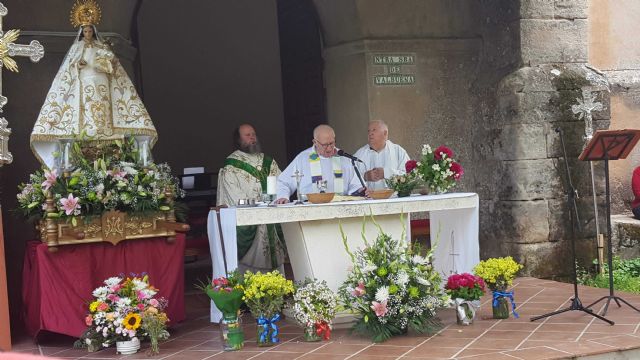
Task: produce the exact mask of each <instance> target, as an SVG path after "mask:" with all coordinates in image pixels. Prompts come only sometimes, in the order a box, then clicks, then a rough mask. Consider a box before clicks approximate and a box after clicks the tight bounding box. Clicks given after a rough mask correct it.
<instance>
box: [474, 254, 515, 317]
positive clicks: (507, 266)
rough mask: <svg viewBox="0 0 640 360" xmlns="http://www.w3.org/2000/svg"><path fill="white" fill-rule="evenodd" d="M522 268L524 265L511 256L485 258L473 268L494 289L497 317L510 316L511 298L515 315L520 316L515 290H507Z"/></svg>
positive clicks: (495, 313)
mask: <svg viewBox="0 0 640 360" xmlns="http://www.w3.org/2000/svg"><path fill="white" fill-rule="evenodd" d="M520 269H522V265H521V264H518V263H517V262H516V261H515V260H513V258H512V257H511V256H507V257H502V258H490V259H487V260H483V261H481V262H480V263H478V265H476V266H475V267H474V268H473V272H474V273H475V274H476V275H478V276H480V277H481V278H482V279H483V280H484V282H485V283H486V284H487V286H488V287H489V289H491V290H492V291H493V303H492V305H493V317H494V318H495V319H506V318H508V317H509V304H508V302H507V300H511V306H512V312H513V315H514V316H515V317H516V318H517V317H518V313H517V312H516V304H515V301H514V298H513V291H507V288H508V287H509V286H511V284H512V283H513V279H514V278H515V276H516V274H517V273H518V271H520Z"/></svg>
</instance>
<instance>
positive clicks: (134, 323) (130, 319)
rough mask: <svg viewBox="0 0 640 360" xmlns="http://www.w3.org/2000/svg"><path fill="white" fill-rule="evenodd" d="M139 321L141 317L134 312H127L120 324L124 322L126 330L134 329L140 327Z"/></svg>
mask: <svg viewBox="0 0 640 360" xmlns="http://www.w3.org/2000/svg"><path fill="white" fill-rule="evenodd" d="M141 322H142V318H141V317H140V315H138V314H136V313H129V314H127V316H125V318H124V320H122V324H124V327H125V328H126V329H127V330H136V329H137V328H139V327H140V323H141Z"/></svg>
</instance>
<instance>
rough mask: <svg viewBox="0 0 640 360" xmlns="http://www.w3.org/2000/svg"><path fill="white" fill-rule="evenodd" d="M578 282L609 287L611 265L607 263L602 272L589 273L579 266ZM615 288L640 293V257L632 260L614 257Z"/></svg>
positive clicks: (598, 286)
mask: <svg viewBox="0 0 640 360" xmlns="http://www.w3.org/2000/svg"><path fill="white" fill-rule="evenodd" d="M578 283H579V284H581V285H587V286H592V287H597V288H608V287H609V267H608V266H607V265H606V264H605V265H604V272H603V273H602V274H593V273H589V272H588V271H586V270H585V269H583V268H580V267H579V268H578ZM613 288H614V289H616V290H619V291H626V292H630V293H635V294H640V258H636V259H631V260H620V258H618V257H614V258H613Z"/></svg>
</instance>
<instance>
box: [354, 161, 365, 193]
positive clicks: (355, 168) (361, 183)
mask: <svg viewBox="0 0 640 360" xmlns="http://www.w3.org/2000/svg"><path fill="white" fill-rule="evenodd" d="M351 166H353V170H355V172H356V175H358V180H360V185H362V187H363V188H364V189H366V188H367V186H366V185H365V184H364V180H362V175H360V170H358V167H357V166H356V161H355V160H354V159H351ZM363 191H364V190H363ZM355 194H358V195H357V196H362V195H364V193H362V192H356V193H355Z"/></svg>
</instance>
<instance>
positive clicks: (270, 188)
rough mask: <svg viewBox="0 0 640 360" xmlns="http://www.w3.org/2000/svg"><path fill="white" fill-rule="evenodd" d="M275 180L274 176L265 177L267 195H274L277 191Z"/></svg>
mask: <svg viewBox="0 0 640 360" xmlns="http://www.w3.org/2000/svg"><path fill="white" fill-rule="evenodd" d="M276 182H277V178H276V177H275V176H268V177H267V194H268V195H275V194H276V193H277V190H276Z"/></svg>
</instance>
